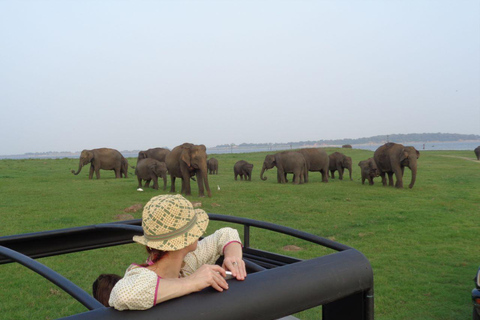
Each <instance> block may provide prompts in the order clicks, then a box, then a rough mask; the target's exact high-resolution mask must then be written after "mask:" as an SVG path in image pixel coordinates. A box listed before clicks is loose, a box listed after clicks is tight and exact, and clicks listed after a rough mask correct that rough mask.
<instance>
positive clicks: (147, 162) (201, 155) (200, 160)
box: [72, 143, 212, 197]
mask: <svg viewBox="0 0 480 320" xmlns="http://www.w3.org/2000/svg"><path fill="white" fill-rule="evenodd" d="M88 163H90V174H89V176H88V178H89V179H92V178H93V172H95V173H96V177H97V179H100V169H102V170H114V171H115V177H116V178H122V177H123V176H124V177H125V178H127V170H128V162H127V160H126V159H125V158H124V157H123V156H122V155H121V153H120V152H119V151H118V150H115V149H109V148H100V149H93V150H83V151H82V153H81V154H80V164H79V168H78V171H77V172H75V171H74V170H72V173H73V174H75V175H78V174H79V173H80V171H81V170H82V167H83V166H84V165H87V164H88ZM167 172H168V173H169V174H170V178H171V182H172V183H171V188H170V191H171V192H175V180H176V178H180V179H182V190H181V192H182V193H184V194H186V195H191V187H190V179H191V178H193V177H195V178H196V181H197V184H198V190H199V196H200V197H203V196H205V190H206V192H207V195H208V196H209V197H211V195H212V194H211V192H210V186H209V185H208V176H207V148H206V147H205V146H204V145H194V144H191V143H184V144H182V145H179V146H177V147H175V148H173V150H171V151H170V150H168V149H164V148H153V149H148V150H146V151H140V152H139V153H138V158H137V166H136V167H135V174H136V175H137V179H138V187H139V188H141V187H142V181H143V180H145V187H149V185H150V182H151V181H152V180H153V188H154V189H158V178H159V177H160V178H162V179H163V189H164V190H165V189H166V187H167Z"/></svg>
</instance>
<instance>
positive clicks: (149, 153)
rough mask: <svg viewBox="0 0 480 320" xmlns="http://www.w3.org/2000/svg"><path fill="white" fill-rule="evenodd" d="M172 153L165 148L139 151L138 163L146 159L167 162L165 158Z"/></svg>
mask: <svg viewBox="0 0 480 320" xmlns="http://www.w3.org/2000/svg"><path fill="white" fill-rule="evenodd" d="M169 153H170V150H168V149H164V148H152V149H148V150H145V151H139V152H138V157H137V163H138V162H139V161H140V160H142V159H146V158H152V159H155V160H157V161H160V162H165V158H166V157H167V155H168V154H169Z"/></svg>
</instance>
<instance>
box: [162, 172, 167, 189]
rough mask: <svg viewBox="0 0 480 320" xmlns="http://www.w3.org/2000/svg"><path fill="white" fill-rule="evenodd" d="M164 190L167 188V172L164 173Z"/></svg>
mask: <svg viewBox="0 0 480 320" xmlns="http://www.w3.org/2000/svg"><path fill="white" fill-rule="evenodd" d="M162 178H163V191H165V190H167V174H166V173H165V174H164V175H163V177H162Z"/></svg>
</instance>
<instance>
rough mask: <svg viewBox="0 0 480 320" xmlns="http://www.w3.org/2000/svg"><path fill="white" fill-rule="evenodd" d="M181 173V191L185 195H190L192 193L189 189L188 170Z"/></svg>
mask: <svg viewBox="0 0 480 320" xmlns="http://www.w3.org/2000/svg"><path fill="white" fill-rule="evenodd" d="M182 175H183V179H182V193H184V194H185V195H186V196H191V195H192V191H191V188H190V172H188V171H187V172H183V173H182ZM198 180H199V179H198V175H197V183H199V181H198ZM199 187H200V185H199ZM199 191H200V190H199Z"/></svg>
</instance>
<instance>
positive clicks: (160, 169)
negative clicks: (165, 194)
mask: <svg viewBox="0 0 480 320" xmlns="http://www.w3.org/2000/svg"><path fill="white" fill-rule="evenodd" d="M135 174H136V175H137V179H138V187H139V188H141V187H142V180H145V188H148V187H149V186H150V181H152V180H153V186H152V188H153V189H155V190H158V178H162V179H163V190H166V189H167V165H166V164H165V162H160V161H158V160H155V159H152V158H145V159H141V160H140V161H139V162H138V163H137V167H136V168H135Z"/></svg>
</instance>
